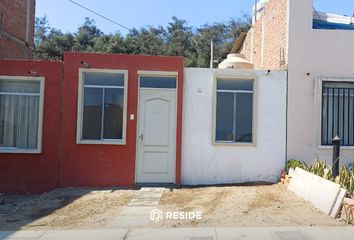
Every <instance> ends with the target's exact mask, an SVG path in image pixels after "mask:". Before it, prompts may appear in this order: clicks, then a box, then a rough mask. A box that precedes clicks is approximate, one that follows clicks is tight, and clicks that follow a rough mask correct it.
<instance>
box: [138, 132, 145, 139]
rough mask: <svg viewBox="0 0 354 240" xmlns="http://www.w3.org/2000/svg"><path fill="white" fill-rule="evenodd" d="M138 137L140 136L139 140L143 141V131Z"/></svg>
mask: <svg viewBox="0 0 354 240" xmlns="http://www.w3.org/2000/svg"><path fill="white" fill-rule="evenodd" d="M139 138H140V140H141V141H143V140H144V134H143V133H142V134H140V135H139Z"/></svg>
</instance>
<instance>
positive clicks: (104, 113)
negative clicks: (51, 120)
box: [77, 69, 127, 144]
mask: <svg viewBox="0 0 354 240" xmlns="http://www.w3.org/2000/svg"><path fill="white" fill-rule="evenodd" d="M79 85H80V86H79V117H78V121H79V122H78V137H77V138H78V139H77V142H78V143H88V144H125V124H126V105H127V99H126V98H127V94H126V90H127V71H120V70H101V69H80V81H79Z"/></svg>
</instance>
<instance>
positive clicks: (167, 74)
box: [134, 70, 179, 184]
mask: <svg viewBox="0 0 354 240" xmlns="http://www.w3.org/2000/svg"><path fill="white" fill-rule="evenodd" d="M137 75H138V77H137V80H138V84H137V85H138V94H137V112H136V134H135V135H136V136H135V145H136V147H135V171H134V172H135V178H134V179H135V184H137V183H138V181H137V180H138V156H139V155H138V151H139V144H138V143H139V127H140V123H139V122H140V121H139V119H140V89H141V88H140V77H142V76H143V77H144V76H145V77H146V76H147V77H175V78H176V88H175V89H174V91H175V92H176V101H175V116H176V124H175V126H174V129H173V132H174V134H175V146H174V149H175V152H174V173H173V176H174V177H173V184H176V183H177V181H176V175H177V145H178V144H177V142H178V141H177V127H178V102H179V98H178V92H179V89H178V77H179V76H178V72H177V71H150V70H137ZM148 89H152V88H148ZM156 89H163V90H167V91H171V89H168V88H167V89H165V88H156ZM139 183H140V182H139ZM166 184H169V183H166Z"/></svg>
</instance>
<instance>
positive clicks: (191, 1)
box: [36, 0, 354, 35]
mask: <svg viewBox="0 0 354 240" xmlns="http://www.w3.org/2000/svg"><path fill="white" fill-rule="evenodd" d="M74 1H75V2H77V3H79V4H81V5H84V6H85V7H87V8H89V9H92V10H94V11H96V12H98V13H100V14H102V15H104V16H105V17H108V18H110V19H112V20H114V21H116V22H118V23H120V24H122V25H124V26H127V27H128V28H134V27H135V28H140V27H146V26H160V25H162V26H166V25H167V24H168V22H170V21H171V18H172V16H176V17H178V18H180V19H185V20H187V22H188V24H189V25H190V26H193V27H200V26H202V25H204V24H206V23H209V24H212V23H214V22H223V21H227V20H229V19H230V18H238V17H242V16H243V14H245V13H248V14H250V15H251V11H252V6H253V4H254V0H213V1H210V0H74ZM36 4H37V5H36V16H37V17H43V16H47V19H48V21H49V24H50V26H51V27H53V28H57V29H60V30H62V31H63V32H75V31H76V30H77V28H78V26H79V25H81V24H82V23H83V22H84V19H85V17H89V18H91V19H94V20H95V22H96V26H97V27H98V28H99V29H101V30H102V31H103V32H104V33H115V32H120V33H121V34H122V35H125V34H126V33H127V32H128V30H126V29H124V28H121V27H119V26H117V25H115V24H113V23H110V22H108V21H107V20H104V19H102V18H100V17H98V16H96V15H94V14H93V13H90V12H88V11H86V10H84V9H82V8H80V7H78V6H76V5H74V4H73V3H71V2H69V1H68V0H37V1H36ZM314 6H315V8H316V10H318V11H325V12H331V13H338V14H343V15H350V16H351V15H352V14H354V0H314Z"/></svg>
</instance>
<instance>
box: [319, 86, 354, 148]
mask: <svg viewBox="0 0 354 240" xmlns="http://www.w3.org/2000/svg"><path fill="white" fill-rule="evenodd" d="M353 126H354V83H352V82H332V81H328V82H322V123H321V127H322V130H321V133H322V134H321V144H322V145H332V139H333V138H334V137H335V136H336V135H338V136H339V137H340V138H341V139H342V143H341V144H342V145H343V146H354V128H353Z"/></svg>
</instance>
